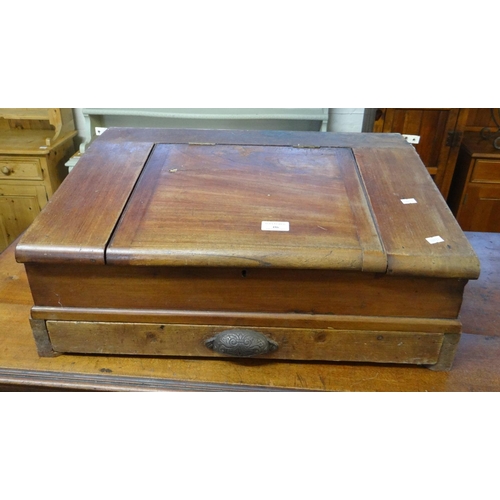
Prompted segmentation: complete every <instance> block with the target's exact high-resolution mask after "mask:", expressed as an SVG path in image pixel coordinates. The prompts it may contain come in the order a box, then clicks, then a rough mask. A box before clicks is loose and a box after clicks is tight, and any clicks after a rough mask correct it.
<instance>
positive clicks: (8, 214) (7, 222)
mask: <svg viewBox="0 0 500 500" xmlns="http://www.w3.org/2000/svg"><path fill="white" fill-rule="evenodd" d="M46 202H47V196H46V193H45V188H44V187H43V186H19V185H0V251H2V250H4V249H5V248H6V247H7V246H8V245H10V244H11V243H12V242H13V241H14V240H15V239H16V238H17V237H18V236H19V235H20V234H21V233H22V232H23V231H24V230H25V229H27V228H28V226H29V225H30V224H31V223H32V222H33V221H34V220H35V217H36V216H37V215H38V214H39V213H40V210H41V209H42V207H43V206H44V205H45V203H46Z"/></svg>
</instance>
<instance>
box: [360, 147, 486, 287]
mask: <svg viewBox="0 0 500 500" xmlns="http://www.w3.org/2000/svg"><path fill="white" fill-rule="evenodd" d="M354 155H355V158H356V161H357V163H358V166H359V169H360V171H361V175H362V177H363V180H364V183H365V188H366V190H367V193H368V196H369V200H370V203H371V206H372V209H373V213H374V216H375V220H376V223H377V225H378V228H379V231H380V234H381V238H382V241H383V242H384V248H385V250H386V252H387V258H388V273H389V274H412V275H428V276H431V275H434V276H447V277H466V278H477V276H478V274H479V261H478V260H477V258H476V256H475V254H474V251H473V249H472V247H471V246H470V245H469V243H468V241H467V239H466V237H465V236H464V234H463V232H462V230H461V228H460V226H459V225H458V224H457V222H456V220H455V218H454V217H453V214H452V213H451V211H450V209H449V208H448V206H447V205H446V203H445V201H444V200H443V198H442V197H441V196H439V193H438V191H437V188H436V186H435V185H434V184H433V183H432V182H431V181H430V179H429V177H428V175H427V173H426V171H425V167H424V165H423V164H422V162H421V161H420V159H419V157H418V155H417V154H416V152H415V151H414V150H412V151H410V152H409V151H406V152H405V154H404V155H403V154H401V152H400V151H398V150H378V151H370V152H369V153H368V152H367V151H366V150H357V149H355V150H354ZM387 165H390V166H391V168H387ZM409 198H413V199H415V200H416V201H417V203H413V204H403V203H402V201H401V200H402V199H409ZM430 207H432V208H430ZM435 236H439V237H440V238H441V239H442V240H443V241H442V242H439V243H437V244H431V243H429V242H428V241H427V238H429V237H430V238H432V237H435Z"/></svg>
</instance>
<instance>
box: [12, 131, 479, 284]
mask: <svg viewBox="0 0 500 500" xmlns="http://www.w3.org/2000/svg"><path fill="white" fill-rule="evenodd" d="M304 146H306V147H304ZM411 198H413V199H415V201H416V203H410V204H404V203H403V202H402V200H403V199H411ZM276 223H277V224H276ZM428 238H431V240H430V241H429V240H428ZM432 238H435V239H434V240H433V239H432ZM441 240H442V241H441ZM434 241H436V242H437V243H434ZM16 258H17V259H18V261H20V262H39V263H81V264H101V265H165V266H167V265H171V266H232V267H234V266H238V267H240V266H242V267H286V268H308V269H339V270H358V271H367V272H378V273H385V272H387V273H392V274H407V275H408V274H409V275H429V276H443V277H457V278H475V277H477V275H478V273H479V262H478V260H477V257H476V256H475V254H474V252H473V250H472V248H471V246H470V245H469V243H468V241H467V239H466V238H465V235H464V234H463V232H462V231H461V229H460V227H459V226H458V224H457V223H456V221H455V219H454V217H453V215H452V214H451V212H450V211H449V210H448V208H447V206H446V203H445V202H444V200H443V199H442V197H441V195H440V194H439V192H438V190H437V188H436V186H435V185H434V183H433V182H432V179H431V178H430V176H429V175H428V173H427V171H426V169H425V167H424V165H423V164H422V162H421V161H420V159H419V158H418V155H417V154H416V152H415V150H414V148H413V147H412V146H410V145H409V144H407V143H406V142H405V141H404V140H403V139H402V138H401V136H399V135H396V134H328V133H314V132H309V133H304V132H302V133H298V132H272V131H266V132H258V131H257V132H256V131H253V132H249V131H220V130H216V131H209V130H205V131H201V130H198V131H197V130H161V129H142V130H141V129H108V131H106V132H105V133H104V134H103V135H102V136H100V137H98V138H97V139H96V140H95V142H94V143H93V144H92V146H91V147H90V148H89V150H88V151H87V152H86V153H85V155H83V156H82V158H81V160H80V161H79V163H78V165H77V166H76V168H75V169H73V171H72V172H71V173H70V175H69V176H68V178H67V179H66V180H65V181H64V183H63V185H62V186H61V188H59V190H58V191H57V192H56V194H55V196H54V197H53V198H52V200H51V201H50V202H49V204H48V205H47V207H46V208H45V209H44V210H43V211H42V213H41V214H40V216H39V217H37V219H36V221H35V223H34V224H32V226H31V227H30V228H29V229H28V231H27V232H26V233H25V235H24V236H23V238H22V240H21V241H20V243H19V244H18V246H17V250H16Z"/></svg>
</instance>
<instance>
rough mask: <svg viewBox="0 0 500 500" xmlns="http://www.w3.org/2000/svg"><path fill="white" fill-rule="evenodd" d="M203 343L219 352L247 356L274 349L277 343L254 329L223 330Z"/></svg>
mask: <svg viewBox="0 0 500 500" xmlns="http://www.w3.org/2000/svg"><path fill="white" fill-rule="evenodd" d="M205 345H206V346H207V347H208V348H209V349H212V350H213V351H215V352H218V353H219V354H227V355H228V356H238V357H249V356H257V355H259V354H266V353H268V352H272V351H275V350H276V349H277V348H278V344H277V343H276V342H274V341H273V340H271V339H269V338H267V337H266V336H265V335H263V334H262V333H260V332H256V331H255V330H243V329H234V330H225V331H223V332H220V333H218V334H217V335H216V336H215V337H212V338H210V339H208V340H206V341H205Z"/></svg>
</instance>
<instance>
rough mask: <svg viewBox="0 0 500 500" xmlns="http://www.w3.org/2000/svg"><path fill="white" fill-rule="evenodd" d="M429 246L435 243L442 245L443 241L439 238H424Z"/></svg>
mask: <svg viewBox="0 0 500 500" xmlns="http://www.w3.org/2000/svg"><path fill="white" fill-rule="evenodd" d="M425 239H426V240H427V241H428V242H429V243H430V244H431V245H435V244H436V243H442V242H443V241H444V240H443V238H441V236H431V237H430V238H425Z"/></svg>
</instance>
